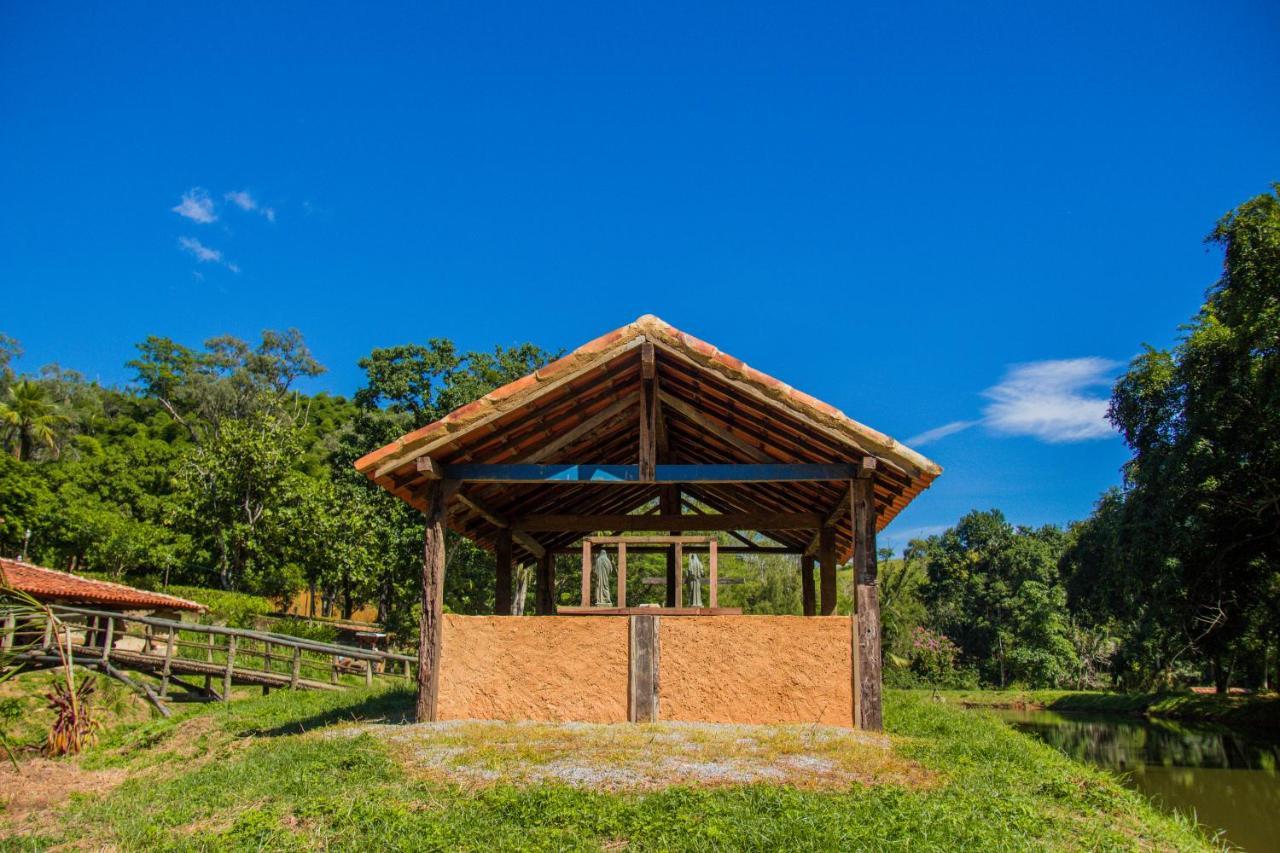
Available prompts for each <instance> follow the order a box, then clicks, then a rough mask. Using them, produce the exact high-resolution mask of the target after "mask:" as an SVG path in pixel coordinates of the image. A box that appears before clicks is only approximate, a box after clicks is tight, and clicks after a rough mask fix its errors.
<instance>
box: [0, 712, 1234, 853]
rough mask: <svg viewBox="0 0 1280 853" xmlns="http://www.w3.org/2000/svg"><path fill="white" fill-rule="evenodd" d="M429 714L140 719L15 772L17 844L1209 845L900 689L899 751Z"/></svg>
mask: <svg viewBox="0 0 1280 853" xmlns="http://www.w3.org/2000/svg"><path fill="white" fill-rule="evenodd" d="M411 707H412V696H411V695H410V694H408V693H407V692H403V691H378V690H373V691H364V690H352V691H347V692H344V693H294V694H291V693H288V692H278V693H274V694H272V695H270V696H266V697H257V698H253V699H245V700H242V701H237V702H233V703H231V704H230V706H222V705H217V706H213V707H210V706H205V707H201V708H195V709H189V710H183V711H182V712H180V713H179V714H176V715H175V716H174V718H172V719H168V720H152V721H149V722H145V723H141V724H129V725H124V726H122V727H120V728H118V729H114V730H112V731H110V732H108V733H106V735H105V736H104V738H103V740H102V743H101V744H99V745H98V746H97V747H95V748H93V749H92V750H91V751H90V752H89V753H88V754H86V755H84V756H81V757H80V758H78V759H72V760H62V761H57V762H51V761H45V760H42V759H29V760H28V761H27V762H26V763H24V767H23V771H22V772H23V774H24V776H23V777H18V778H20V779H21V781H20V782H19V781H18V779H15V778H14V777H12V776H9V775H8V774H10V773H12V771H11V770H4V771H0V772H3V773H4V774H5V775H4V776H2V777H0V791H8V792H11V793H10V794H9V797H10V798H11V799H10V801H9V802H7V803H5V804H3V808H0V847H4V846H6V842H5V840H4V839H6V838H7V839H8V843H9V844H15V846H32V847H41V848H43V847H51V846H56V845H67V846H76V847H90V848H95V849H104V848H112V849H123V850H134V849H144V848H145V849H151V848H156V847H162V848H170V847H182V848H184V849H185V848H194V849H201V848H218V849H222V848H229V849H242V848H254V849H264V848H266V849H284V848H288V849H293V848H314V847H333V848H339V849H369V848H375V847H376V848H379V849H485V850H517V849H519V850H529V849H576V850H597V849H621V848H626V849H629V850H651V849H662V850H667V849H671V850H682V849H713V848H714V849H758V850H764V849H783V848H786V849H812V850H839V849H869V848H883V847H904V848H906V847H909V848H920V849H974V850H977V849H982V850H989V849H1001V850H1007V849H1027V850H1030V849H1035V850H1042V849H1062V850H1065V849H1153V848H1155V849H1169V850H1206V849H1211V846H1210V845H1209V843H1208V842H1207V841H1206V840H1205V837H1204V836H1203V835H1201V834H1200V833H1199V832H1198V831H1197V830H1196V829H1194V828H1193V827H1192V826H1190V825H1189V824H1188V823H1187V822H1186V821H1183V820H1180V819H1178V818H1176V817H1170V816H1167V815H1164V814H1162V813H1161V812H1159V811H1158V810H1157V809H1155V808H1154V807H1152V806H1151V805H1150V804H1149V803H1148V802H1147V801H1146V800H1145V799H1143V798H1142V797H1140V796H1138V795H1136V794H1134V793H1133V792H1131V791H1129V790H1127V789H1125V788H1124V787H1122V786H1121V785H1120V784H1118V783H1117V782H1116V781H1115V780H1114V779H1113V778H1111V777H1110V776H1108V775H1107V774H1105V773H1102V772H1099V771H1097V770H1093V769H1090V768H1088V767H1084V766H1082V765H1080V764H1078V763H1076V762H1073V761H1071V760H1069V759H1068V758H1066V757H1064V756H1063V755H1061V754H1059V753H1058V752H1057V751H1056V750H1054V749H1052V748H1050V747H1048V746H1045V745H1043V744H1040V743H1037V742H1036V741H1034V740H1033V739H1031V738H1028V737H1025V736H1023V735H1020V734H1018V733H1017V732H1015V731H1013V730H1012V729H1011V728H1009V727H1008V726H1005V725H1003V724H1001V723H1000V722H998V721H996V720H994V719H992V718H990V717H988V716H987V715H983V714H970V713H967V712H964V711H962V710H961V709H960V708H957V707H954V706H951V707H948V705H947V704H945V703H939V702H936V701H934V700H933V699H932V698H931V697H930V696H929V695H928V694H921V693H917V692H903V691H890V692H889V693H888V695H887V697H886V703H885V718H886V722H887V726H888V732H887V733H886V735H885V736H879V735H873V734H866V733H856V732H848V731H847V730H834V729H833V730H826V729H822V727H804V726H776V727H751V728H752V731H750V732H745V731H739V730H738V727H720V726H692V727H691V726H687V725H686V726H681V725H680V724H670V725H668V724H657V725H654V726H643V727H635V726H594V727H591V726H577V725H574V724H564V725H561V726H546V725H540V726H537V727H536V728H537V731H535V732H533V734H534V735H536V737H535V738H533V739H532V740H531V739H530V738H528V737H525V736H524V735H525V734H527V733H526V732H523V731H519V732H517V731H515V730H516V729H518V728H520V724H510V723H467V724H440V725H436V726H430V725H425V726H415V725H411V724H406V723H405V717H406V715H407V714H408V713H409V711H410V709H411ZM820 729H821V730H820ZM731 730H732V731H731ZM763 730H768V731H763ZM495 734H497V735H500V736H502V737H506V738H507V739H508V740H509V741H510V743H511V745H512V746H511V748H510V749H499V750H495V749H494V747H493V743H494V738H495ZM516 735H519V736H518V737H516ZM726 738H727V739H726ZM846 741H847V743H846ZM700 750H701V752H700ZM664 751H666V752H671V753H672V757H673V760H672V761H664V760H659V759H660V758H661V756H655V752H656V753H662V754H665V752H664ZM677 753H678V754H677ZM578 765H581V767H579V766H578ZM730 765H732V766H730ZM739 765H741V766H739ZM771 765H776V767H777V768H789V771H788V773H787V775H783V776H777V775H771V774H773V769H772V768H771ZM822 767H826V768H828V770H832V771H833V772H824V773H818V772H816V769H820V768H822ZM806 768H808V770H807V771H806ZM615 769H616V770H618V771H619V772H616V773H615V772H613V770H615ZM740 770H744V771H749V772H750V773H751V774H753V775H751V776H750V777H749V778H741V774H738V773H737V771H740ZM717 777H718V778H717ZM636 779H639V780H640V781H639V782H638V783H636V782H635V780H636ZM633 783H634V784H633ZM67 791H74V792H76V793H75V794H74V795H69V794H66V793H64V792H67Z"/></svg>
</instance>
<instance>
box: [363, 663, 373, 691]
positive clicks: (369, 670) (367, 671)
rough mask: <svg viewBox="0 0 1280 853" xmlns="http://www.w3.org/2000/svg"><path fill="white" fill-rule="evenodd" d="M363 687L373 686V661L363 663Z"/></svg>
mask: <svg viewBox="0 0 1280 853" xmlns="http://www.w3.org/2000/svg"><path fill="white" fill-rule="evenodd" d="M364 686H365V687H372V686H373V661H371V660H367V661H365V662H364Z"/></svg>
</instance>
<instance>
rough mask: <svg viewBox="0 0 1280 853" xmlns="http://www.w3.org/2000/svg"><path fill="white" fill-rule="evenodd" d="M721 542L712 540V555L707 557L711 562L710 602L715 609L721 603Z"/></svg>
mask: <svg viewBox="0 0 1280 853" xmlns="http://www.w3.org/2000/svg"><path fill="white" fill-rule="evenodd" d="M719 547H720V543H719V542H717V541H715V540H714V539H712V540H711V555H710V557H709V558H708V559H707V562H708V563H709V564H710V584H709V588H710V595H711V598H710V602H711V609H712V610H714V609H716V608H717V607H718V606H719V605H720V561H719Z"/></svg>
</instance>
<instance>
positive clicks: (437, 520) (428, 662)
mask: <svg viewBox="0 0 1280 853" xmlns="http://www.w3.org/2000/svg"><path fill="white" fill-rule="evenodd" d="M456 489H457V483H456V482H451V481H443V480H432V481H430V483H429V484H428V485H427V487H426V490H425V495H424V497H425V499H426V512H425V515H426V521H425V525H424V532H423V537H422V538H423V542H422V621H421V623H420V624H419V626H418V701H417V706H416V708H415V717H416V719H417V721H418V722H420V723H434V722H435V721H436V705H437V699H438V697H439V695H440V639H441V633H442V630H441V629H442V627H443V621H444V565H445V544H444V514H445V504H446V503H447V502H448V500H449V497H450V495H452V494H453V492H454V491H455V490H456Z"/></svg>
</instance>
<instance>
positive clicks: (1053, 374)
mask: <svg viewBox="0 0 1280 853" xmlns="http://www.w3.org/2000/svg"><path fill="white" fill-rule="evenodd" d="M1119 366H1120V363H1119V362H1116V361H1110V360H1109V359H1105V358H1098V357H1097V356H1089V357H1086V358H1066V359H1057V360H1048V361H1032V362H1027V363H1026V364H1016V365H1014V366H1012V367H1010V368H1009V370H1008V372H1007V373H1005V376H1004V378H1003V379H1001V380H1000V382H999V383H997V384H996V385H993V386H992V387H990V388H988V389H987V390H986V391H983V392H982V395H983V396H984V397H986V398H987V399H988V400H990V401H991V402H990V403H988V404H987V406H986V407H985V408H984V409H983V410H982V418H981V419H979V420H969V421H951V422H950V423H946V424H943V425H942V426H939V427H934V428H933V429H931V430H926V431H925V432H922V433H920V434H919V435H917V436H914V437H913V438H911V439H909V440H908V441H907V444H908V445H916V446H922V445H925V444H929V443H930V442H934V441H938V440H939V439H942V438H946V437H947V436H949V435H954V434H955V433H958V432H961V431H963V430H966V429H969V428H970V427H972V426H977V425H979V424H981V425H983V426H985V427H986V428H987V429H988V430H990V431H991V432H993V433H995V434H996V435H1006V436H1030V437H1031V438H1038V439H1040V440H1041V441H1045V442H1049V443H1051V444H1065V443H1068V442H1076V441H1090V440H1092V439H1098V438H1109V437H1110V436H1112V435H1115V431H1114V429H1113V428H1112V426H1111V424H1110V423H1109V422H1108V421H1107V404H1108V396H1107V392H1106V389H1109V388H1110V387H1111V382H1112V379H1111V373H1112V371H1114V370H1115V369H1116V368H1117V367H1119Z"/></svg>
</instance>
